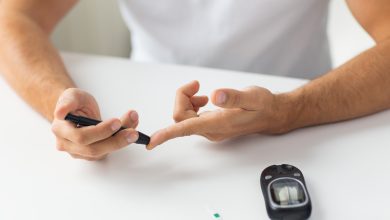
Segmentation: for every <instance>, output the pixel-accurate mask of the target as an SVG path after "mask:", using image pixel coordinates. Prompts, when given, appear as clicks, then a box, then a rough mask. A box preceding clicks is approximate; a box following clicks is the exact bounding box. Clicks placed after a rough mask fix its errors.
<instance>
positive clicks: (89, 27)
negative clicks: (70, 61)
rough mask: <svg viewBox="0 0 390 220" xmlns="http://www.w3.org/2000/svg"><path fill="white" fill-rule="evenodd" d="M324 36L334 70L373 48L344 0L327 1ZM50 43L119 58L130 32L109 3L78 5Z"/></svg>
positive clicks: (87, 0)
mask: <svg viewBox="0 0 390 220" xmlns="http://www.w3.org/2000/svg"><path fill="white" fill-rule="evenodd" d="M328 34H329V38H330V42H331V50H332V59H333V65H334V66H339V65H340V64H342V63H344V62H345V61H346V60H348V59H350V58H351V57H353V56H355V55H356V54H358V53H360V52H361V51H363V50H365V49H367V48H369V47H372V46H373V45H374V42H373V41H372V39H371V38H370V37H369V36H368V34H367V33H366V32H365V31H364V30H363V29H362V28H361V27H360V26H359V24H358V23H357V22H356V21H355V19H354V18H353V16H352V14H351V13H350V12H349V10H348V8H347V6H346V4H345V1H344V0H331V4H330V16H329V26H328ZM52 40H53V42H54V44H55V45H56V46H57V47H58V48H59V49H61V50H63V51H72V52H81V53H93V54H100V55H108V56H121V57H129V55H130V52H131V45H130V32H129V31H128V29H127V28H126V26H125V24H124V22H123V21H122V18H121V15H120V13H119V8H118V5H117V2H116V1H112V0H110V1H107V0H82V1H80V2H79V3H78V5H77V6H76V7H75V8H74V9H73V10H72V11H71V12H70V13H69V14H68V15H67V17H66V18H65V19H64V20H62V21H61V23H60V25H59V26H58V28H57V29H56V30H55V32H54V34H53V36H52Z"/></svg>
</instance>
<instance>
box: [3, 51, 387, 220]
mask: <svg viewBox="0 0 390 220" xmlns="http://www.w3.org/2000/svg"><path fill="white" fill-rule="evenodd" d="M63 56H64V59H65V62H66V65H67V67H68V69H69V71H70V73H71V75H72V77H73V78H74V80H75V81H76V82H77V84H78V85H79V86H80V87H81V88H83V89H85V90H87V91H89V92H90V93H92V94H93V95H94V96H95V97H96V99H97V100H98V102H99V104H100V107H101V110H102V113H103V117H104V118H108V117H116V116H120V115H122V114H123V113H124V112H125V111H126V110H128V109H136V110H137V111H138V112H139V114H140V125H139V130H140V131H143V132H144V133H147V134H151V133H153V132H154V131H155V130H157V129H159V128H162V127H165V126H167V125H169V124H171V123H172V119H171V115H172V106H173V101H174V95H175V90H176V88H178V87H179V86H181V85H182V84H184V83H186V82H188V81H190V80H193V79H197V80H199V81H200V83H201V91H200V93H201V94H206V95H208V94H210V93H211V91H212V90H213V89H216V88H220V87H232V88H237V89H239V88H243V87H246V86H249V85H258V86H264V87H267V88H269V89H271V90H272V91H274V92H281V91H287V90H291V89H293V88H296V87H297V86H299V85H302V84H303V83H305V81H304V80H297V79H291V78H281V77H272V76H267V75H261V74H250V73H237V72H228V71H220V70H211V69H201V68H192V67H179V66H165V65H146V64H139V63H133V62H130V61H128V60H126V59H117V58H109V57H96V56H83V55H76V54H64V55H63ZM37 86H39V85H37ZM42 98H43V99H44V98H45V97H42ZM0 102H1V110H0V112H1V114H0V175H1V177H0V219H5V220H9V219H40V220H42V219H57V220H60V219H61V220H62V219H64V220H65V219H67V220H68V219H95V220H98V219H123V220H125V219H126V220H128V219H137V220H155V219H167V220H179V219H180V220H182V219H188V220H203V219H204V220H207V219H212V217H211V214H210V213H208V212H207V208H206V207H207V206H211V207H213V208H214V209H215V210H217V211H218V212H219V213H220V214H221V215H222V217H223V219H224V220H241V219H267V214H266V210H265V206H264V200H263V196H262V194H261V190H260V184H259V176H260V173H261V171H262V170H263V169H264V168H266V167H267V166H269V165H272V164H281V163H290V164H293V165H295V166H297V167H298V168H300V169H301V170H302V171H303V173H304V176H305V178H306V183H307V186H308V190H309V193H310V195H311V199H312V205H313V213H312V218H311V219H315V220H321V219H332V220H337V219H344V220H345V219H365V220H366V219H389V218H390V211H389V209H388V205H389V204H390V190H389V186H390V172H389V170H390V146H389V145H390V144H389V143H390V112H382V113H379V114H375V115H373V116H369V117H365V118H361V119H358V120H353V121H348V122H343V123H338V124H332V125H326V126H318V127H312V128H306V129H301V130H298V131H295V132H292V133H289V134H286V135H281V136H263V135H252V136H248V137H244V138H240V139H236V140H232V141H228V142H222V143H219V144H214V143H210V142H209V141H207V140H205V139H203V138H201V137H195V136H194V137H186V138H180V139H175V140H172V141H169V142H167V143H166V144H164V145H162V146H160V147H158V148H157V149H156V150H154V151H151V152H149V151H146V150H145V149H144V147H142V146H141V145H131V146H129V147H127V148H125V149H122V150H120V151H117V152H115V153H113V154H111V155H110V156H109V157H108V159H106V160H104V161H100V162H88V161H81V160H75V159H72V158H71V157H70V156H68V155H67V154H65V153H63V152H59V151H57V150H56V148H55V139H54V137H53V135H52V133H51V131H50V124H49V123H48V122H47V121H45V120H44V119H43V118H42V117H40V116H39V115H38V114H37V113H35V112H34V111H33V110H31V109H30V108H29V107H28V106H27V105H26V104H25V103H24V102H23V101H22V100H21V99H20V98H19V97H18V96H17V95H16V94H15V93H14V92H13V91H12V90H11V89H10V88H9V86H7V84H6V83H5V82H4V80H3V79H0ZM213 108H214V107H213V106H212V105H208V106H207V109H213Z"/></svg>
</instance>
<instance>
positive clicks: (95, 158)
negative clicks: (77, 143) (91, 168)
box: [83, 157, 101, 161]
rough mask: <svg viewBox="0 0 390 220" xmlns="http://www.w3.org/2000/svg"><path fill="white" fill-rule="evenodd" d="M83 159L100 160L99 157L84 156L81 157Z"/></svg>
mask: <svg viewBox="0 0 390 220" xmlns="http://www.w3.org/2000/svg"><path fill="white" fill-rule="evenodd" d="M83 159H84V160H88V161H98V160H101V158H100V157H86V158H83Z"/></svg>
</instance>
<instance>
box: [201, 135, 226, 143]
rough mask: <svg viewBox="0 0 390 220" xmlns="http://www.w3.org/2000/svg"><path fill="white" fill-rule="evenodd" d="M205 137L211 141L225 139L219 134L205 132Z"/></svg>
mask: <svg viewBox="0 0 390 220" xmlns="http://www.w3.org/2000/svg"><path fill="white" fill-rule="evenodd" d="M205 137H206V138H207V139H208V140H209V141H212V142H221V141H223V140H225V138H224V137H223V136H222V135H220V134H207V135H206V136H205Z"/></svg>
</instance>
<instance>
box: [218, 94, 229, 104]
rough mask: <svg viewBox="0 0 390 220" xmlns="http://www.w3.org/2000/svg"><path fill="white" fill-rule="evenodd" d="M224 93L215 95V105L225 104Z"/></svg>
mask: <svg viewBox="0 0 390 220" xmlns="http://www.w3.org/2000/svg"><path fill="white" fill-rule="evenodd" d="M226 98H227V97H226V93H224V92H218V93H217V100H216V101H217V104H224V103H225V102H226Z"/></svg>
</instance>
